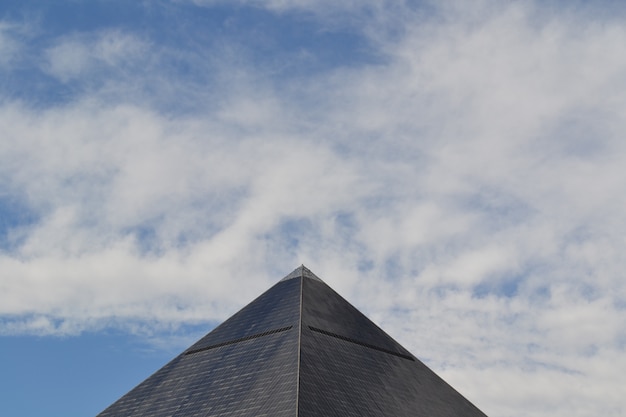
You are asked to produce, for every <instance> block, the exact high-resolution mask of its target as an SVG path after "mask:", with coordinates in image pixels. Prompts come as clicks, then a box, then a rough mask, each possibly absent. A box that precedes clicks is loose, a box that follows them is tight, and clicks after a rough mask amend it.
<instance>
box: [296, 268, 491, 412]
mask: <svg viewBox="0 0 626 417" xmlns="http://www.w3.org/2000/svg"><path fill="white" fill-rule="evenodd" d="M302 285H303V287H302V334H301V342H300V350H301V353H300V392H299V399H298V417H318V416H324V417H380V416H393V417H485V414H483V413H482V412H481V411H480V410H479V409H478V408H476V407H475V406H474V405H473V404H472V403H470V402H469V401H468V400H467V399H465V398H464V397H463V396H462V395H460V394H459V393H458V392H457V391H455V390H454V389H453V388H452V387H450V386H449V385H448V384H447V383H446V382H444V381H443V380H442V379H441V378H440V377H438V376H437V375H436V374H435V373H434V372H433V371H431V370H430V369H429V368H428V367H426V365H424V364H423V363H422V362H420V361H419V360H417V358H415V357H414V356H413V355H411V354H410V353H409V352H408V351H407V350H406V349H404V348H403V347H402V346H400V344H398V343H397V342H396V341H395V340H393V339H392V338H391V337H390V336H388V335H387V334H386V333H385V332H384V331H383V330H382V329H380V328H379V327H378V326H376V325H375V324H374V323H372V322H371V321H370V320H369V319H368V318H367V317H365V316H364V315H363V314H362V313H361V312H359V311H358V310H357V309H356V308H355V307H353V306H352V305H350V304H349V303H348V302H347V301H346V300H344V299H343V298H342V297H341V296H339V294H337V293H336V292H335V291H333V290H332V289H331V288H330V287H329V286H328V285H326V284H325V283H323V282H321V281H316V280H311V279H304V280H303V283H302Z"/></svg>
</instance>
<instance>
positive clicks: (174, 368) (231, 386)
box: [98, 280, 301, 417]
mask: <svg viewBox="0 0 626 417" xmlns="http://www.w3.org/2000/svg"><path fill="white" fill-rule="evenodd" d="M300 284H301V282H300V280H288V281H281V282H279V283H278V284H276V285H274V286H273V287H272V288H270V289H269V290H268V291H266V292H265V293H263V294H262V295H261V296H259V297H258V298H257V299H255V300H254V301H252V302H251V303H250V304H248V305H247V306H246V307H244V308H243V309H241V310H240V311H239V312H238V313H236V314H235V315H233V316H232V317H231V318H229V319H228V320H226V321H225V322H224V323H222V324H221V325H220V326H218V327H217V328H215V329H214V330H213V331H212V332H210V333H209V334H207V335H206V336H205V337H203V338H202V339H200V340H199V341H198V342H197V343H195V344H194V345H193V346H191V347H190V348H189V349H187V350H186V351H185V352H183V353H182V354H181V355H179V356H177V357H176V358H175V359H174V360H172V361H171V362H170V363H168V364H167V365H165V366H164V367H163V368H161V369H160V370H158V371H157V372H156V373H155V374H153V375H152V376H150V377H149V378H148V379H146V380H145V381H143V382H142V383H141V384H139V385H138V386H137V387H135V388H134V389H133V390H131V391H130V392H129V393H128V394H126V395H124V396H123V397H122V398H120V399H119V400H118V401H116V402H115V403H113V404H112V405H111V406H110V407H108V408H107V409H106V410H104V411H103V412H102V413H100V414H99V415H98V417H109V416H111V417H112V416H115V417H131V416H132V417H139V416H151V417H165V416H168V417H170V416H181V417H182V416H185V417H188V416H223V417H230V416H232V417H235V416H237V417H257V416H277V417H281V416H285V417H287V416H289V417H293V416H295V415H296V397H297V386H298V384H297V375H298V342H299V340H298V339H299V318H300V290H301V288H300Z"/></svg>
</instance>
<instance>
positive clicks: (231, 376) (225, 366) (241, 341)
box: [98, 266, 485, 417]
mask: <svg viewBox="0 0 626 417" xmlns="http://www.w3.org/2000/svg"><path fill="white" fill-rule="evenodd" d="M108 416H115V417H125V416H133V417H139V416H142V417H144V416H150V417H165V416H168V417H173V416H180V417H182V416H184V417H191V416H198V417H200V416H202V417H208V416H212V417H218V416H219V417H235V416H236V417H244V416H246V417H248V416H249V417H260V416H268V417H281V416H285V417H287V416H288V417H296V416H298V417H370V416H371V417H382V416H388V417H422V416H423V417H461V416H463V417H480V416H482V417H485V414H483V413H482V412H481V411H480V410H479V409H478V408H476V407H475V406H474V405H473V404H472V403H470V402H469V401H468V400H467V399H465V398H464V397H463V396H462V395H461V394H459V393H458V392H457V391H455V390H454V389H453V388H452V387H450V386H449V385H448V384H447V383H446V382H444V381H443V380H442V379H441V378H439V377H438V376H437V375H436V374H435V373H434V372H433V371H431V370H430V369H428V368H427V367H426V365H424V364H423V363H422V362H420V361H419V360H418V359H417V358H416V357H415V356H413V355H412V354H411V353H410V352H408V351H407V350H406V349H404V348H403V347H402V346H400V345H399V344H398V343H397V342H396V341H395V340H393V339H392V338H391V337H390V336H388V335H387V334H386V333H385V332H384V331H383V330H381V329H380V328H379V327H378V326H376V325H375V324H374V323H372V322H371V321H370V320H369V319H368V318H367V317H365V316H364V315H363V314H362V313H361V312H359V311H358V310H357V309H356V308H354V307H353V306H352V305H351V304H350V303H348V302H347V301H346V300H344V299H343V298H342V297H341V296H340V295H339V294H337V293H336V292H335V291H333V289H332V288H330V287H329V286H328V285H326V284H325V283H324V282H323V281H322V280H320V279H319V278H318V277H317V276H315V274H313V273H312V272H311V271H310V270H308V269H307V268H305V267H304V266H301V267H299V268H297V269H296V270H295V271H293V272H292V273H291V274H289V275H287V276H286V277H285V278H283V279H282V280H281V281H279V282H278V283H277V284H276V285H274V286H273V287H272V288H270V289H269V290H267V291H266V292H265V293H263V294H262V295H261V296H259V297H258V298H257V299H256V300H254V301H252V302H251V303H250V304H248V305H247V306H246V307H244V308H243V309H241V310H240V311H239V312H238V313H236V314H235V315H233V316H232V317H231V318H229V319H228V320H226V321H225V322H224V323H222V324H221V325H220V326H218V327H216V328H215V329H214V330H213V331H212V332H210V333H209V334H207V335H206V336H205V337H203V338H202V339H200V340H199V341H198V342H196V343H195V344H194V345H192V346H191V347H189V348H188V349H187V350H186V351H184V352H183V353H181V354H180V355H179V356H177V357H176V358H174V359H173V360H172V361H171V362H170V363H168V364H167V365H165V366H164V367H163V368H161V369H159V370H158V371H157V372H156V373H155V374H153V375H152V376H150V377H149V378H148V379H146V380H145V381H143V382H142V383H141V384H139V385H138V386H137V387H135V388H134V389H133V390H131V391H130V392H128V393H127V394H126V395H124V396H123V397H122V398H120V399H119V400H118V401H116V402H115V403H113V404H112V405H111V406H109V407H108V408H107V409H106V410H104V411H103V412H102V413H100V414H99V415H98V417H108Z"/></svg>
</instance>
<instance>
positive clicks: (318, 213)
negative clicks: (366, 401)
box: [0, 2, 626, 416]
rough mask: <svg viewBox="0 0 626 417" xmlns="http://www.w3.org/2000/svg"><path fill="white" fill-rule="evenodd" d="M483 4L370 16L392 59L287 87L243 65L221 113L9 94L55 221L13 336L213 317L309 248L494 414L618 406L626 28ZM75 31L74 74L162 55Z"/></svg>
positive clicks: (11, 323) (61, 58)
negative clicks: (384, 26)
mask: <svg viewBox="0 0 626 417" xmlns="http://www.w3.org/2000/svg"><path fill="white" fill-rule="evenodd" d="M278 5H279V3H276V4H275V6H276V7H279V6H278ZM477 9H478V10H474V11H473V12H472V13H464V12H465V11H467V10H466V9H463V6H460V5H458V4H456V3H453V2H450V3H447V5H446V7H444V8H442V9H438V10H437V13H438V14H435V16H436V17H437V18H436V19H433V20H429V19H428V18H427V17H424V16H423V15H412V14H410V13H409V14H406V15H403V16H402V17H397V21H398V22H404V23H405V24H406V27H403V28H400V29H404V30H401V31H399V32H401V33H402V35H398V34H395V35H394V39H393V42H391V41H390V40H389V38H388V34H387V33H384V34H383V33H382V32H380V33H378V32H376V31H375V30H372V28H365V30H366V32H367V34H368V36H370V37H372V38H371V41H372V44H373V45H377V46H379V47H380V48H381V50H380V51H378V52H379V53H380V55H381V56H383V57H384V61H381V62H378V63H376V64H371V65H368V66H357V67H350V68H343V69H338V70H336V71H334V72H332V73H330V74H328V73H326V74H324V75H323V77H319V78H316V77H315V76H311V77H308V78H303V79H298V80H297V82H296V81H294V82H293V84H289V85H287V86H285V85H280V86H276V85H274V84H272V81H271V80H268V79H266V78H262V77H255V76H254V75H253V74H254V71H255V68H254V65H253V63H251V62H248V61H246V60H239V61H238V60H236V59H233V60H232V61H231V60H226V62H224V64H223V66H222V67H219V68H217V70H218V71H219V74H218V77H223V78H222V80H223V81H225V83H224V84H225V85H223V86H221V88H220V89H219V91H218V92H219V94H217V95H218V96H219V97H218V98H217V99H212V100H210V102H208V103H205V104H206V109H207V110H206V112H205V113H204V114H201V115H199V114H198V113H199V112H198V113H196V114H194V115H187V116H184V117H178V116H172V115H171V114H170V115H167V116H164V115H162V114H160V113H159V112H158V111H156V110H154V106H152V104H153V103H151V102H147V103H146V102H142V101H141V100H146V101H149V100H150V97H147V98H146V97H141V98H140V99H139V100H134V101H131V100H128V101H131V102H132V103H133V104H128V101H127V98H128V97H127V96H124V95H122V96H120V98H118V99H117V101H116V100H115V99H113V98H112V97H114V95H113V96H112V95H109V94H108V92H107V91H105V90H106V87H105V88H104V89H103V92H102V95H103V96H105V97H106V99H103V98H102V96H99V95H98V92H97V93H96V95H95V96H93V97H91V98H89V99H88V98H84V97H81V98H80V99H79V100H76V101H75V102H72V103H69V104H66V105H64V106H62V107H51V108H46V109H39V110H33V109H29V108H28V107H26V106H25V105H19V104H15V103H11V102H8V103H5V104H4V105H3V106H2V107H0V131H2V132H3V139H2V140H1V141H0V181H1V182H0V187H2V190H3V191H4V192H10V193H11V194H12V195H13V196H15V198H16V199H18V200H20V201H23V202H24V205H25V206H26V207H27V208H28V209H29V210H31V211H32V212H33V213H34V217H35V219H36V220H35V221H34V222H32V223H28V224H22V225H19V226H16V227H15V228H14V229H13V230H10V231H9V232H8V236H9V239H13V240H12V243H13V244H12V245H7V247H6V248H5V249H4V250H3V252H0V270H1V271H3V272H2V277H1V278H0V309H1V310H0V314H1V315H2V316H3V317H4V322H2V329H1V330H0V331H2V332H3V333H20V332H38V333H53V334H54V333H75V332H78V331H81V330H83V329H87V328H100V327H102V326H107V325H115V326H128V328H130V327H132V326H134V325H138V326H139V325H140V324H141V323H148V324H147V326H152V325H154V326H157V327H158V325H157V324H155V323H156V322H158V323H161V325H163V323H169V324H171V325H176V324H178V323H182V322H199V321H202V320H218V319H221V318H224V317H225V316H226V315H227V314H228V313H230V312H233V310H235V309H236V308H237V307H239V306H240V305H241V304H242V303H243V302H245V301H246V300H250V299H252V298H253V297H254V296H256V295H257V294H258V293H259V292H260V291H262V290H264V289H265V288H267V287H268V286H269V284H271V283H272V277H273V279H275V280H278V279H279V278H280V277H281V275H282V274H286V273H288V272H289V271H290V269H291V268H293V267H295V266H296V265H298V264H300V263H301V262H304V263H305V264H307V265H308V266H310V267H311V268H312V269H313V270H314V271H315V272H316V273H317V274H318V275H320V276H321V277H322V278H323V279H325V280H326V281H327V282H328V283H329V284H331V285H332V286H333V287H335V288H336V289H337V290H338V291H340V292H341V293H342V294H344V295H345V296H346V298H348V299H350V300H353V301H354V303H355V304H356V305H357V306H358V307H360V308H362V309H363V310H365V311H366V312H367V313H368V314H369V315H371V316H372V317H373V318H374V319H375V320H376V321H377V322H378V323H380V324H381V325H383V327H384V328H386V329H389V330H390V332H391V333H392V334H393V335H394V336H395V337H397V338H398V339H399V340H400V341H401V342H402V343H403V344H404V345H406V346H407V347H408V348H410V350H412V351H413V352H414V353H416V354H417V355H418V356H419V357H423V358H425V359H426V360H427V362H428V363H429V365H431V366H433V367H434V368H435V369H436V370H438V371H441V373H442V375H443V376H444V377H446V378H447V379H448V380H449V381H450V382H451V383H452V385H454V386H455V387H457V388H458V389H459V390H460V391H461V392H463V393H467V395H468V396H469V397H470V399H471V400H472V401H475V402H476V403H477V405H478V406H479V407H481V408H483V409H484V410H485V411H486V412H487V413H488V414H490V415H506V416H519V415H526V414H528V413H533V414H536V415H548V413H550V415H563V416H564V415H568V416H582V415H589V414H592V413H594V414H595V413H598V414H600V413H601V414H603V415H621V414H623V410H624V402H623V399H622V398H621V393H619V392H618V391H619V387H621V385H622V384H621V383H620V381H621V379H622V378H621V375H622V374H623V371H624V369H625V366H626V364H625V363H624V360H623V359H621V358H622V357H624V355H623V353H624V341H625V340H626V331H625V330H624V326H623V323H624V318H625V317H624V316H625V311H626V310H625V309H624V305H626V286H625V285H624V282H623V278H622V274H623V270H624V269H625V267H626V265H625V262H624V260H623V256H622V253H624V251H625V250H626V240H624V237H623V236H624V235H625V233H626V225H625V224H624V221H623V214H622V211H623V207H624V206H625V203H626V201H624V200H625V197H624V193H623V192H622V190H624V189H625V187H626V184H625V183H626V171H624V169H623V165H624V155H625V152H624V151H625V150H626V149H624V147H625V145H624V141H623V136H624V132H625V131H626V125H625V123H624V121H623V120H622V119H623V117H622V115H623V114H624V113H625V111H626V101H625V98H626V97H625V95H624V91H626V89H625V88H624V80H625V78H624V76H623V75H624V73H625V72H626V55H625V54H623V52H622V49H623V47H622V46H623V45H624V43H625V42H626V31H625V30H624V29H623V25H622V24H620V22H617V21H611V20H606V21H595V20H589V21H587V20H586V19H585V16H579V15H577V14H576V13H575V11H573V12H571V13H568V14H564V15H561V16H557V15H549V14H548V15H546V16H543V17H542V18H541V19H539V20H538V15H540V14H541V10H539V9H537V8H533V7H532V6H529V4H528V3H512V4H507V5H501V6H498V7H493V3H490V2H484V3H483V5H482V6H480V7H477ZM381 19H382V20H386V18H385V17H384V16H382V17H381ZM390 19H391V17H390ZM55 45H56V46H54V47H53V48H51V49H50V50H49V51H48V55H47V56H48V58H49V66H48V67H47V68H48V70H49V71H50V73H51V74H53V75H54V76H56V77H59V79H61V80H65V81H67V80H70V79H80V78H81V77H87V78H88V77H89V76H90V74H92V73H93V72H94V71H97V70H98V68H101V67H107V68H109V67H124V65H126V62H128V60H131V61H132V60H133V59H134V58H133V57H132V56H133V54H135V52H137V51H139V52H137V54H138V55H141V54H142V53H144V54H147V55H149V54H150V52H146V51H145V45H146V44H145V43H142V42H141V41H138V40H137V38H135V37H132V36H130V35H126V34H124V33H121V32H103V33H100V34H99V35H98V36H95V37H90V36H86V37H82V36H81V37H73V38H65V39H62V40H60V41H59V42H58V43H56V44H55ZM231 52H232V51H231ZM233 53H234V52H233ZM142 59H143V58H142ZM233 62H237V67H236V68H231V65H233ZM206 65H207V66H210V67H211V70H215V69H216V67H215V66H213V65H214V63H213V62H210V63H206ZM157 67H158V66H151V67H149V68H148V69H149V70H150V73H149V74H138V75H137V78H133V77H128V74H124V75H123V76H119V77H120V78H119V80H117V81H118V82H119V86H118V88H120V91H121V90H122V87H124V86H128V88H129V89H130V90H131V91H134V90H133V88H134V85H133V83H134V82H135V81H136V82H137V83H139V82H140V81H137V80H138V78H139V77H144V76H145V77H148V78H149V79H150V80H156V79H166V77H165V76H164V74H161V73H159V72H158V68H157ZM229 70H230V71H232V72H233V73H234V72H236V73H237V74H236V75H232V74H229ZM235 70H236V71H235ZM155 71H156V72H155ZM113 73H114V72H112V74H113ZM112 77H113V76H112ZM195 87H197V85H195V84H193V83H192V82H190V83H189V84H188V85H177V86H175V88H182V90H181V91H191V90H193V89H194V88H195ZM172 88H174V87H172ZM199 97H203V96H202V95H199ZM196 99H197V97H196ZM234 282H236V284H234ZM129 323H130V324H129ZM137 323H139V324H137ZM592 410H593V411H592Z"/></svg>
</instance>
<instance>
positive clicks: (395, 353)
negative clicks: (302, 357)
mask: <svg viewBox="0 0 626 417" xmlns="http://www.w3.org/2000/svg"><path fill="white" fill-rule="evenodd" d="M309 329H311V330H313V331H314V332H317V333H321V334H323V335H326V336H330V337H334V338H337V339H341V340H345V341H346V342H350V343H354V344H356V345H361V346H364V347H366V348H370V349H374V350H378V351H379V352H384V353H388V354H390V355H394V356H398V357H400V358H403V359H408V360H410V361H415V359H413V357H411V356H409V355H405V354H402V353H398V352H394V351H393V350H389V349H385V348H381V347H378V346H374V345H370V344H369V343H365V342H361V341H359V340H356V339H352V338H350V337H346V336H342V335H339V334H336V333H332V332H329V331H328V330H322V329H318V328H317V327H313V326H309Z"/></svg>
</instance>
